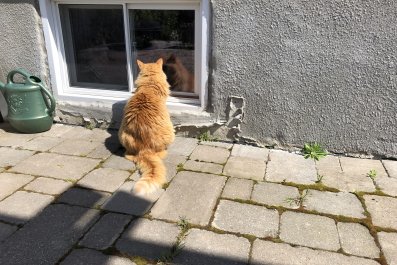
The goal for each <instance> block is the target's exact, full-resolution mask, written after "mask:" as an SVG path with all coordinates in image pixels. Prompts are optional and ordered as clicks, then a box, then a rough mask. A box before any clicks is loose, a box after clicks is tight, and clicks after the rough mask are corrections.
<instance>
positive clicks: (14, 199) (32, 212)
mask: <svg viewBox="0 0 397 265" xmlns="http://www.w3.org/2000/svg"><path fill="white" fill-rule="evenodd" d="M53 199H54V197H52V196H50V195H43V194H38V193H33V192H26V191H17V192H15V193H14V194H13V195H11V196H10V197H8V198H6V199H4V200H3V201H1V202H0V220H3V221H6V222H9V223H13V224H23V223H26V222H27V221H29V220H30V219H32V218H33V217H36V216H37V215H38V214H39V213H40V212H41V211H42V210H43V209H44V208H45V207H47V206H48V205H49V204H50V203H51V202H52V201H53ZM0 264H1V263H0Z"/></svg>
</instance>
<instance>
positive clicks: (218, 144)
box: [200, 141, 233, 149]
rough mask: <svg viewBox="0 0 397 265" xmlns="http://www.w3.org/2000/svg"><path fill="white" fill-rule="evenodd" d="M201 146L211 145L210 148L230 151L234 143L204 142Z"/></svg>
mask: <svg viewBox="0 0 397 265" xmlns="http://www.w3.org/2000/svg"><path fill="white" fill-rule="evenodd" d="M200 144H201V145H209V146H215V147H222V148H225V149H230V148H232V147H233V144H232V143H226V142H217V141H202V142H200Z"/></svg>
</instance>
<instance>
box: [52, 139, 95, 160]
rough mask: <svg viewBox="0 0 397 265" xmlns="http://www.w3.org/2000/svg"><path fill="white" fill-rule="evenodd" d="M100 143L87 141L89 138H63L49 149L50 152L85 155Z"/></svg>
mask: <svg viewBox="0 0 397 265" xmlns="http://www.w3.org/2000/svg"><path fill="white" fill-rule="evenodd" d="M99 145H101V143H98V142H94V141H89V140H76V139H71V140H65V141H64V142H62V143H61V144H59V145H57V146H55V147H54V148H51V149H50V152H53V153H58V154H64V155H75V156H86V155H88V154H89V153H90V152H91V151H93V150H94V149H95V148H97V147H98V146H99Z"/></svg>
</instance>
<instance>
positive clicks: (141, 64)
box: [136, 60, 144, 70]
mask: <svg viewBox="0 0 397 265" xmlns="http://www.w3.org/2000/svg"><path fill="white" fill-rule="evenodd" d="M136 63H137V64H138V67H139V70H142V67H143V65H144V63H142V62H141V61H139V60H136Z"/></svg>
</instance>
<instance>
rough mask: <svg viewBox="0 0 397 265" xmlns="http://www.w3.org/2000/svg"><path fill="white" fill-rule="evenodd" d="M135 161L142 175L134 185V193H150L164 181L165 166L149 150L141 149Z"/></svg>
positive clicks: (156, 155)
mask: <svg viewBox="0 0 397 265" xmlns="http://www.w3.org/2000/svg"><path fill="white" fill-rule="evenodd" d="M137 162H138V165H139V167H140V170H141V172H142V177H141V178H140V179H139V180H138V181H137V182H136V183H135V185H134V192H135V193H137V194H148V193H151V192H153V191H155V190H156V189H158V188H160V187H161V186H162V185H163V184H164V183H165V182H166V177H165V174H166V168H165V166H164V163H163V160H162V159H161V158H160V157H159V155H158V154H157V153H155V152H153V151H150V150H142V151H140V152H139V155H138V157H137Z"/></svg>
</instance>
